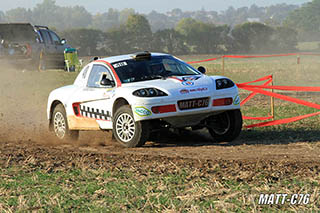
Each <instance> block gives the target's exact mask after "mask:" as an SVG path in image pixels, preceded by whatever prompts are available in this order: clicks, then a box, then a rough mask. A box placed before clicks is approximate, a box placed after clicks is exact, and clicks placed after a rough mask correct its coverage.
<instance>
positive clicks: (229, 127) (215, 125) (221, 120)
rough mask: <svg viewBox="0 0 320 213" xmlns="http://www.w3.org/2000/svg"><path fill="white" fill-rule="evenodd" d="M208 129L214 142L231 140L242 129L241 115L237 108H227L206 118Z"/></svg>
mask: <svg viewBox="0 0 320 213" xmlns="http://www.w3.org/2000/svg"><path fill="white" fill-rule="evenodd" d="M207 126H208V130H209V132H210V134H211V136H212V138H213V140H214V141H215V142H231V141H233V140H234V139H236V138H237V137H238V136H239V134H240V132H241V129H242V115H241V111H240V110H239V109H236V110H229V111H225V112H223V113H220V114H218V115H213V116H210V117H209V118H207Z"/></svg>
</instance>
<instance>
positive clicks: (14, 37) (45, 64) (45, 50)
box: [0, 23, 70, 70]
mask: <svg viewBox="0 0 320 213" xmlns="http://www.w3.org/2000/svg"><path fill="white" fill-rule="evenodd" d="M66 48H70V45H68V44H67V42H66V40H65V39H60V37H59V36H58V35H57V34H56V33H55V32H54V31H52V30H50V29H49V28H48V27H47V26H37V25H35V26H33V25H31V24H30V23H3V24H0V59H3V60H6V61H7V62H9V63H13V64H19V65H22V66H24V67H25V68H29V67H31V68H36V69H41V70H44V69H47V68H64V67H65V60H64V50H65V49H66Z"/></svg>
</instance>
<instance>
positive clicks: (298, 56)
mask: <svg viewBox="0 0 320 213" xmlns="http://www.w3.org/2000/svg"><path fill="white" fill-rule="evenodd" d="M297 64H298V65H299V64H300V55H297Z"/></svg>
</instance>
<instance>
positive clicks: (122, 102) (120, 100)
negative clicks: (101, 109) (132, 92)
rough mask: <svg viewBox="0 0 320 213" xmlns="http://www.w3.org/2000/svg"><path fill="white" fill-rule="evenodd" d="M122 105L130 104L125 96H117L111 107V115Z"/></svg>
mask: <svg viewBox="0 0 320 213" xmlns="http://www.w3.org/2000/svg"><path fill="white" fill-rule="evenodd" d="M123 105H130V104H129V102H128V101H127V100H126V99H125V98H122V97H120V98H117V99H116V100H115V101H114V104H113V107H112V116H113V115H114V114H115V112H116V110H117V109H119V108H120V107H121V106H123Z"/></svg>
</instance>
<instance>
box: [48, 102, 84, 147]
mask: <svg viewBox="0 0 320 213" xmlns="http://www.w3.org/2000/svg"><path fill="white" fill-rule="evenodd" d="M52 127H53V131H54V134H55V135H56V136H57V137H58V138H59V139H60V140H64V141H70V140H72V141H75V140H77V139H78V138H79V131H76V130H70V129H69V126H68V120H67V116H66V111H65V109H64V107H63V106H62V104H58V105H57V106H56V107H55V108H54V110H53V113H52Z"/></svg>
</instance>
